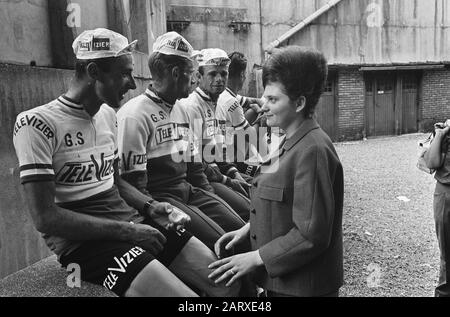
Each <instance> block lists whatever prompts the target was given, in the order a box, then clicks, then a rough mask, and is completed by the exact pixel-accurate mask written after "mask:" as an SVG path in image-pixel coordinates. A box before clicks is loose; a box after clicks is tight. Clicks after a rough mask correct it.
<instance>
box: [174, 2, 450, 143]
mask: <svg viewBox="0 0 450 317" xmlns="http://www.w3.org/2000/svg"><path fill="white" fill-rule="evenodd" d="M281 3H282V4H281ZM167 20H168V28H169V29H176V30H178V31H179V32H181V33H182V34H183V35H185V36H186V37H187V38H188V40H190V41H191V42H193V44H194V46H196V47H199V48H204V47H221V48H223V49H225V50H227V51H228V52H231V51H235V50H238V51H242V52H243V53H244V54H246V55H247V57H248V58H249V60H250V61H251V65H254V67H253V68H252V67H251V68H250V69H249V76H248V78H252V79H253V80H250V82H249V83H248V85H247V87H246V88H245V93H247V94H250V95H260V94H261V91H262V89H261V82H260V75H258V74H257V72H258V69H259V67H258V66H260V65H262V64H263V62H264V59H265V58H266V54H267V51H270V49H272V48H273V47H280V46H284V45H288V44H292V45H303V46H311V47H314V48H316V49H318V50H320V51H322V52H324V54H325V56H326V57H327V59H328V62H329V65H330V70H331V72H330V78H329V83H328V85H327V89H326V91H325V94H324V96H323V98H322V101H321V105H320V107H319V108H318V114H317V115H318V120H319V122H320V123H321V125H322V127H323V128H324V129H325V130H326V131H327V132H328V133H329V135H330V136H331V137H332V138H333V139H334V140H336V141H338V140H347V139H361V138H363V137H365V136H367V137H370V136H383V135H398V134H404V133H413V132H418V131H421V130H423V131H425V130H429V129H430V128H431V127H432V125H433V123H435V122H436V121H442V120H445V119H446V118H448V117H449V116H450V99H449V96H448V94H449V93H448V87H449V86H448V83H449V82H448V77H449V72H450V69H449V67H448V64H449V61H450V41H449V40H450V28H449V27H450V2H449V1H447V0H413V1H412V0H340V1H339V0H333V1H329V0H302V1H300V0H281V1H277V0H264V1H262V0H248V1H238V0H215V1H206V0H168V1H167Z"/></svg>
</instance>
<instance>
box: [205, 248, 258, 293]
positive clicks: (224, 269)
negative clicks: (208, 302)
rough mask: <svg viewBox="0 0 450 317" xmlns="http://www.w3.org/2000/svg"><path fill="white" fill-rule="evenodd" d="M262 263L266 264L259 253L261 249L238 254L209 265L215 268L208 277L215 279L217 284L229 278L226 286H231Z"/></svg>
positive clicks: (210, 267)
mask: <svg viewBox="0 0 450 317" xmlns="http://www.w3.org/2000/svg"><path fill="white" fill-rule="evenodd" d="M262 265H264V262H263V261H262V259H261V256H260V255H259V250H256V251H253V252H249V253H243V254H238V255H235V256H232V257H230V258H226V259H223V260H219V261H217V262H214V263H213V264H211V265H210V266H208V268H209V269H212V270H215V271H214V272H212V273H211V274H210V275H209V276H208V278H209V279H211V280H214V282H215V283H216V284H220V283H222V282H224V281H226V280H228V282H227V284H226V286H227V287H230V286H231V285H233V283H234V282H235V281H236V280H238V279H240V278H241V277H243V276H245V275H247V274H249V273H251V272H253V271H254V270H256V269H257V268H258V267H259V266H262Z"/></svg>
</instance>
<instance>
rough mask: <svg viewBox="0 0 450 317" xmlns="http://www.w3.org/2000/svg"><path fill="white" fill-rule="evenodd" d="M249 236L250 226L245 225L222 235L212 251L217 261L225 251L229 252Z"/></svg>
mask: <svg viewBox="0 0 450 317" xmlns="http://www.w3.org/2000/svg"><path fill="white" fill-rule="evenodd" d="M249 234H250V224H247V225H245V226H244V227H242V228H241V229H239V230H236V231H232V232H228V233H226V234H224V235H223V236H222V237H221V238H220V239H219V240H217V242H216V244H215V245H214V251H215V252H216V255H217V257H218V258H219V259H221V258H222V257H223V256H224V254H225V253H226V251H230V250H232V249H233V248H234V246H235V245H237V244H240V243H242V242H244V241H245V239H246V238H247V237H248V236H249Z"/></svg>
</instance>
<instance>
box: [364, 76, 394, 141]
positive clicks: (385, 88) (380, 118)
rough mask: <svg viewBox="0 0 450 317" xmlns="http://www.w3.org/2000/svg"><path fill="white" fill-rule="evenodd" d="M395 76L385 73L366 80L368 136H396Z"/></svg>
mask: <svg viewBox="0 0 450 317" xmlns="http://www.w3.org/2000/svg"><path fill="white" fill-rule="evenodd" d="M395 83H396V77H395V74H391V73H385V74H384V73H383V74H376V75H372V76H369V77H368V78H367V79H366V130H367V136H382V135H394V134H395Z"/></svg>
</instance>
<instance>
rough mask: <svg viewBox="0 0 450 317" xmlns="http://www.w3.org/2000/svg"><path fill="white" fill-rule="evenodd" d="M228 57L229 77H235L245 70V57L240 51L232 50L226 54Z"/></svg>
mask: <svg viewBox="0 0 450 317" xmlns="http://www.w3.org/2000/svg"><path fill="white" fill-rule="evenodd" d="M228 57H229V58H230V60H231V62H230V67H229V70H228V71H229V73H230V77H233V78H234V77H237V76H240V75H241V73H242V72H245V71H246V70H247V59H246V58H245V55H244V54H242V53H240V52H233V53H231V54H230V55H228Z"/></svg>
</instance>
